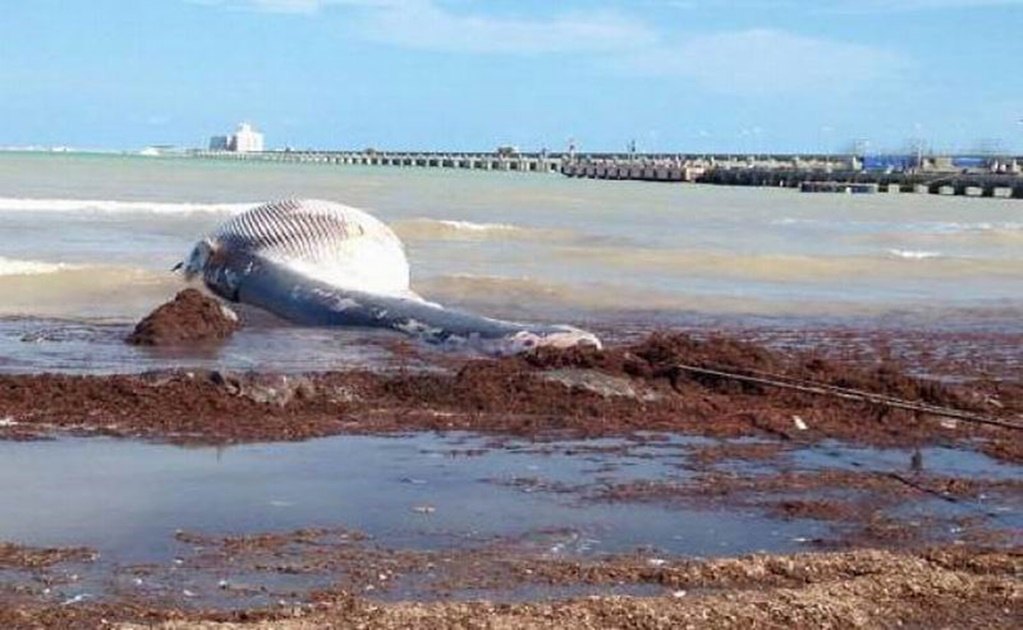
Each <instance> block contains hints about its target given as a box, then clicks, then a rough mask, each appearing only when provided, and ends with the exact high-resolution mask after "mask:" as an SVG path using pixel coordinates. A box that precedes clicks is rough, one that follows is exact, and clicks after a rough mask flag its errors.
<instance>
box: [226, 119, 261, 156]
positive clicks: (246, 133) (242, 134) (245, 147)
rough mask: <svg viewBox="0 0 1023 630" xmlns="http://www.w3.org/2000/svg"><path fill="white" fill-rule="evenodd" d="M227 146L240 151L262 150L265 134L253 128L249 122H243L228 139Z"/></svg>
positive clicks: (231, 149) (229, 148)
mask: <svg viewBox="0 0 1023 630" xmlns="http://www.w3.org/2000/svg"><path fill="white" fill-rule="evenodd" d="M227 148H228V150H230V151H236V152H238V153H253V152H260V151H262V150H263V134H261V133H259V132H258V131H256V130H255V129H253V128H252V125H250V124H249V123H242V124H240V125H238V130H237V131H235V132H234V135H232V136H231V137H230V138H229V139H228V142H227Z"/></svg>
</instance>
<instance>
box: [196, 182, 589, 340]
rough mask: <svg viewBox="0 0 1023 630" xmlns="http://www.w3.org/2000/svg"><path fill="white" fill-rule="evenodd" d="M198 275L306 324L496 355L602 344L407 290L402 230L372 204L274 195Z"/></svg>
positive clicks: (204, 248)
mask: <svg viewBox="0 0 1023 630" xmlns="http://www.w3.org/2000/svg"><path fill="white" fill-rule="evenodd" d="M198 275H201V276H202V278H203V281H204V282H205V284H206V286H207V287H208V288H209V289H210V290H211V291H213V292H214V293H215V294H217V295H219V296H221V297H223V298H225V299H228V300H231V301H234V302H240V303H243V304H250V305H253V306H257V307H260V308H262V309H265V310H267V311H269V312H271V313H273V314H275V315H277V316H279V317H282V318H284V319H287V320H289V321H292V322H294V323H297V324H301V325H309V326H359V327H378V328H387V329H391V330H396V331H400V332H403V333H405V334H408V335H412V336H415V337H418V338H420V339H423V340H425V341H428V342H431V343H439V344H445V345H454V346H471V347H473V348H474V349H477V350H480V351H483V352H489V353H494V354H514V353H517V352H522V351H524V350H528V349H530V348H533V347H537V346H556V347H569V346H574V345H578V344H588V345H594V346H597V347H599V346H600V341H599V340H598V339H597V337H596V336H595V335H593V334H592V333H589V332H587V331H584V330H580V329H578V328H574V327H572V326H560V325H535V324H524V323H517V322H507V321H501V320H497V319H491V318H488V317H483V316H480V315H475V314H472V313H466V312H460V311H456V310H451V309H445V308H443V307H442V306H440V305H438V304H434V303H432V302H427V301H425V300H423V299H422V298H420V297H419V296H418V295H416V294H415V293H413V292H412V291H411V290H410V289H409V275H410V274H409V266H408V260H407V259H406V257H405V251H404V247H403V245H402V243H401V241H400V239H398V237H397V235H395V234H394V232H393V231H391V229H390V228H388V227H387V226H386V225H384V224H383V223H382V222H380V221H379V220H377V219H376V218H374V217H373V216H371V215H370V214H368V213H366V212H363V211H361V210H358V209H356V208H351V207H348V206H344V205H341V204H337V203H332V202H327V201H318V200H288V201H281V202H273V203H268V204H265V205H262V206H259V207H257V208H253V209H251V210H248V211H246V212H244V213H242V214H240V215H238V216H236V217H234V218H232V219H230V220H228V221H226V222H225V223H224V224H223V225H221V226H220V227H219V228H218V229H217V230H216V231H214V232H213V233H212V234H210V235H209V236H207V237H206V238H204V239H203V240H202V241H200V242H199V243H198V244H197V245H196V246H195V248H194V249H193V250H192V253H191V254H190V256H189V258H188V260H187V262H186V263H185V276H186V278H192V277H194V276H198Z"/></svg>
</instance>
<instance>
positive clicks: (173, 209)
mask: <svg viewBox="0 0 1023 630" xmlns="http://www.w3.org/2000/svg"><path fill="white" fill-rule="evenodd" d="M256 205H258V204H257V203H255V202H253V203H198V202H166V201H124V200H117V199H31V198H21V197H0V212H100V213H109V214H133V213H134V214H138V213H153V214H190V213H198V212H210V213H218V214H238V213H240V212H243V211H245V210H248V209H249V208H252V207H253V206H256Z"/></svg>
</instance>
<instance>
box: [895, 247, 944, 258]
mask: <svg viewBox="0 0 1023 630" xmlns="http://www.w3.org/2000/svg"><path fill="white" fill-rule="evenodd" d="M888 253H889V254H891V255H892V256H895V257H896V258H906V259H908V260H924V259H926V258H937V257H939V256H941V254H940V253H939V252H924V251H918V250H912V249H889V250H888Z"/></svg>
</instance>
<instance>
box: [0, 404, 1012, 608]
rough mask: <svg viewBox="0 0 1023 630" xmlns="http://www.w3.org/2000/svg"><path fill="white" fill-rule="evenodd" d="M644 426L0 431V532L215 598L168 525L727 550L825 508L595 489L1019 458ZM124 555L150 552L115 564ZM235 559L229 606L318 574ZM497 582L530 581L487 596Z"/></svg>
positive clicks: (320, 577) (564, 546)
mask: <svg viewBox="0 0 1023 630" xmlns="http://www.w3.org/2000/svg"><path fill="white" fill-rule="evenodd" d="M239 421H244V420H243V419H239ZM651 437H656V438H657V439H654V440H651V441H639V442H631V441H623V440H616V439H605V440H586V441H562V442H554V443H539V444H538V443H533V442H529V441H518V440H511V441H506V442H504V443H502V444H501V446H500V447H498V446H496V445H494V444H490V443H488V442H486V441H485V440H484V439H483V438H480V437H475V436H472V435H469V434H448V435H437V434H410V435H404V436H397V437H352V436H342V437H333V438H325V439H319V440H312V441H308V442H304V443H285V444H254V445H244V446H235V447H231V448H226V449H216V448H209V447H202V448H179V447H173V446H167V445H159V444H145V443H137V442H128V441H116V440H110V439H105V438H89V439H82V438H67V439H57V440H53V441H42V442H25V443H15V442H0V478H2V479H3V480H4V482H3V483H2V484H0V505H3V506H4V511H3V514H4V517H3V519H0V541H11V542H16V543H19V544H24V545H33V546H87V547H90V548H93V549H95V550H97V551H98V552H99V553H100V559H99V560H98V561H97V562H95V563H92V564H90V565H89V566H81V567H75V568H72V569H70V570H74V571H79V572H81V576H82V577H81V579H75V580H72V581H71V582H69V583H66V584H64V585H62V586H59V587H55V590H54V595H53V596H54V597H58V598H68V599H69V600H70V599H72V598H74V597H80V596H82V595H83V594H84V595H87V596H88V597H96V596H101V595H102V594H103V593H106V592H110V589H115V590H116V589H118V588H121V589H127V590H130V591H132V592H135V593H137V594H142V593H145V592H149V591H151V592H152V593H156V594H160V593H162V594H169V595H172V596H177V597H180V594H181V593H182V592H185V593H186V597H198V599H195V600H194V601H195V602H198V603H199V604H205V605H210V604H220V603H222V602H221V598H223V597H224V596H225V592H224V591H223V588H224V587H223V585H222V584H221V585H220V586H218V580H221V578H222V577H223V576H224V575H228V574H227V573H223V574H222V573H220V572H217V571H213V572H209V571H205V572H204V571H202V570H201V569H198V568H197V567H192V568H189V567H190V566H191V565H190V564H189V561H188V560H187V558H189V557H191V554H194V553H197V552H201V551H202V544H203V543H201V542H200V543H197V544H196V543H193V544H186V542H185V541H181V540H176V538H175V534H176V533H177V532H179V531H182V530H183V531H186V532H192V533H196V534H202V535H207V536H212V537H218V536H227V535H233V536H236V535H243V534H249V533H265V532H290V531H295V530H299V529H304V530H308V529H309V528H319V527H322V528H326V529H327V530H338V529H340V530H345V531H351V530H356V531H359V532H362V533H364V534H366V535H368V536H369V541H370V542H369V543H368V544H370V545H372V546H373V547H374V548H378V549H404V550H419V551H445V550H447V551H449V552H450V551H452V550H455V549H466V548H473V547H479V546H481V545H485V544H486V543H488V542H490V541H493V540H494V539H495V538H500V539H503V540H514V541H517V543H516V544H518V545H520V546H521V547H522V549H523V550H526V551H529V552H530V553H538V554H541V555H544V556H546V557H554V558H568V559H583V558H588V559H596V558H600V557H602V556H604V555H606V554H620V553H630V552H635V551H637V550H642V553H643V554H645V555H647V556H648V557H650V558H657V557H658V555H659V554H660V555H662V556H663V557H693V556H700V557H714V556H734V555H739V554H744V553H749V552H754V551H767V552H792V551H797V550H805V549H808V548H813V547H808V546H807V543H809V542H811V541H814V540H819V539H822V538H823V539H827V538H828V537H829V536H830V535H833V534H835V532H837V531H841V528H842V523H841V522H834V523H829V522H826V521H820V520H812V519H807V518H778V517H772V516H770V511H769V510H767V509H766V506H770V505H771V504H772V501H779V500H783V499H795V500H801V499H802V500H814V499H819V498H823V497H824V495H820V494H819V493H818V494H815V493H814V491H800V492H796V491H793V490H790V489H786V488H779V489H775V490H764V491H760V493H759V494H756V495H755V496H753V497H750V496H745V495H744V496H740V497H733V498H732V499H731V501H728V500H722V499H724V498H725V497H726V495H722V496H721V497H718V499H717V500H711V501H709V502H708V501H701V500H699V499H697V498H695V497H693V498H692V500H689V499H685V498H684V497H685V496H686V495H678V496H675V497H671V496H666V497H665V498H663V499H657V498H655V497H646V498H643V497H642V496H641V495H640V496H638V497H636V498H632V499H630V498H627V497H625V496H622V497H619V498H618V499H617V500H607V499H606V497H605V498H600V497H601V493H602V490H604V489H607V488H612V487H624V486H628V485H629V484H638V485H637V486H636V487H649V486H648V485H645V484H653V485H661V486H666V487H672V486H682V485H684V484H686V483H690V482H696V481H697V480H698V477H699V475H703V474H706V473H707V472H708V470H716V471H718V472H720V473H725V474H730V475H735V474H738V475H740V476H741V477H742V478H747V479H751V478H753V477H757V476H761V475H770V474H775V473H782V472H793V471H805V472H811V471H821V470H859V471H864V472H866V471H874V472H877V473H881V474H883V473H889V472H900V471H901V472H905V474H910V471H909V468H907V467H908V466H912V465H913V462H917V464H919V465H922V467H923V469H924V470H925V471H926V472H927V473H929V474H932V475H938V476H942V475H960V476H963V477H966V478H977V479H981V478H988V479H990V478H995V479H1005V480H1011V479H1013V478H1018V477H1019V474H1020V467H1019V466H1011V465H1007V464H995V463H993V462H992V461H991V460H989V459H988V458H986V457H985V456H983V455H979V454H977V453H972V452H966V451H956V450H952V449H942V448H929V449H924V452H922V454H920V455H914V453H913V452H912V451H910V450H904V449H887V450H876V449H863V448H849V447H845V446H842V445H839V444H823V445H821V446H816V447H793V448H791V449H788V450H786V449H784V448H781V449H780V450H779V451H778V452H777V454H776V456H772V457H768V458H766V459H760V458H756V457H754V458H753V459H751V460H744V459H742V458H741V457H739V456H738V455H725V456H724V457H723V458H722V459H720V460H719V461H716V462H712V463H710V464H709V466H710V468H709V469H708V468H707V464H706V463H704V464H698V463H696V462H695V460H694V459H693V456H694V454H695V453H697V451H699V450H700V449H707V448H710V449H713V448H716V447H725V448H726V449H727V448H731V447H739V448H740V450H741V448H748V447H754V448H756V447H760V446H771V445H772V444H773V443H766V442H762V441H759V440H750V439H741V440H711V439H708V438H689V437H681V436H663V435H662V436H651ZM737 458H738V459H737ZM921 462H922V463H921ZM918 468H919V466H918ZM853 492H855V491H853ZM712 494H713V493H712ZM750 499H753V500H752V501H751V500H750ZM888 514H889V515H892V516H896V517H898V516H906V515H908V516H906V517H907V518H914V519H915V518H917V517H918V516H921V515H922V516H923V517H926V518H943V519H962V518H966V519H969V520H970V522H972V523H974V524H975V525H976V524H977V523H978V522H979V521H978V520H977V519H981V520H985V522H986V523H988V525H990V526H992V527H995V528H998V529H1001V530H1003V531H1010V532H1011V531H1017V532H1018V531H1023V504H1021V503H1020V497H1019V496H1017V495H1014V494H1011V493H996V495H995V496H990V497H983V496H982V497H978V498H977V499H976V500H961V501H956V502H955V503H954V504H949V505H944V504H943V502H941V501H938V499H936V498H935V497H934V496H933V495H932V494H928V493H920V494H919V495H907V497H906V499H905V500H900V501H899V502H898V504H897V505H895V506H894V507H891V508H890V509H889V510H888ZM944 522H945V521H940V522H939V523H938V525H939V526H943V525H942V523H944ZM948 522H949V523H951V525H950V526H951V529H948V531H942V532H940V533H936V534H932V536H936V537H937V538H938V539H949V538H951V539H954V538H955V537H956V536H957V532H956V526H955V523H959V522H961V521H956V520H953V521H948ZM345 535H347V534H345ZM331 536H333V535H326V538H328V539H329V538H331ZM343 544H347V543H343ZM197 545H198V546H197ZM210 551H211V552H212V551H213V550H210ZM182 557H184V558H186V560H182ZM659 562H660V561H659ZM140 565H145V566H146V567H150V569H146V570H145V571H143V572H142V573H141V574H140V573H137V572H136V571H135V570H134V569H132V567H138V566H140ZM241 571H242V569H240V568H235V570H234V571H233V572H231V573H230V580H232V581H233V582H238V581H239V580H241V581H242V582H243V583H244V582H245V581H246V580H256V582H251V583H252V584H257V585H258V584H263V586H264V587H267V588H269V589H270V591H266V590H262V588H256V589H255V590H254V591H252V593H251V594H252V597H254V598H255V599H243V600H238V601H235V602H234V605H239V604H247V605H253V604H260V605H263V604H266V603H274V600H270V601H265V598H266V597H268V595H266V593H268V592H274V591H276V590H280V589H283V590H284V591H285V592H289V593H301V592H306V591H308V589H311V588H318V587H325V586H327V585H329V584H330V583H331V579H332V576H331V574H330V573H329V572H327V573H323V572H319V573H312V574H308V575H305V574H302V573H301V572H299V573H294V574H292V573H289V572H287V571H285V572H283V573H281V572H276V571H272V570H271V571H268V572H258V573H259V574H258V575H256V574H247V573H242V572H241ZM138 575H141V576H142V577H141V578H140V577H137V576H138ZM407 586H408V588H414V585H407ZM634 588H635V587H634ZM147 589H149V590H148V591H147ZM152 589H156V590H152ZM189 592H194V593H201V595H198V596H196V595H188V594H187V593H189ZM403 592H405V591H402V590H399V591H397V595H395V594H393V593H392V596H400V595H401V593H403ZM546 594H547V595H550V593H549V592H548V593H546ZM569 594H570V593H569ZM605 594H606V592H605ZM535 595H536V593H533V596H535ZM509 596H510V597H517V596H530V595H529V593H518V594H516V593H514V592H511V593H505V594H503V595H502V597H509ZM203 598H205V599H203ZM260 598H263V599H260Z"/></svg>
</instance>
